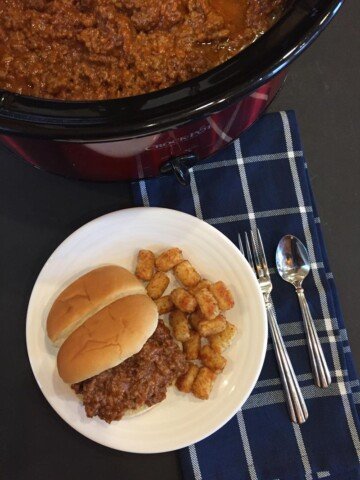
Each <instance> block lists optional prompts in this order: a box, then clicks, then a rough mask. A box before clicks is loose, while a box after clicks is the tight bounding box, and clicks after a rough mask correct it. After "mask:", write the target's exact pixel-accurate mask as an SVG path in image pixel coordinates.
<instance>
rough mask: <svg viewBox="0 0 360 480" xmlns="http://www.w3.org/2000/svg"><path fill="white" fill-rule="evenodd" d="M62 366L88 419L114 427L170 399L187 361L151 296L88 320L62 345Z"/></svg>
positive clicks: (115, 306)
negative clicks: (128, 416) (127, 416)
mask: <svg viewBox="0 0 360 480" xmlns="http://www.w3.org/2000/svg"><path fill="white" fill-rule="evenodd" d="M57 366H58V372H59V375H60V377H61V378H62V379H63V380H64V382H66V383H69V384H72V388H73V389H74V390H75V392H76V393H78V394H81V395H82V399H83V403H84V406H85V410H86V414H87V416H88V417H93V416H96V415H97V416H99V417H100V418H101V419H103V420H105V421H106V422H108V423H110V422H111V421H113V420H120V419H121V418H122V417H123V416H124V415H125V414H128V413H129V412H131V413H137V412H138V411H139V409H141V410H143V409H144V408H147V407H151V406H153V405H155V404H157V403H159V402H161V401H162V400H164V399H165V397H166V390H167V387H168V386H169V385H171V384H172V383H174V381H175V380H176V379H177V378H178V376H179V375H181V374H183V373H184V372H185V371H186V361H185V357H184V355H183V353H182V351H181V349H180V348H179V346H178V345H177V344H176V342H175V341H174V339H173V338H172V336H171V333H170V331H169V329H168V328H167V327H166V326H165V325H164V323H163V322H162V321H158V311H157V307H156V305H155V303H154V302H153V301H152V300H151V299H150V298H149V297H148V296H147V295H130V296H127V297H125V298H122V299H119V300H116V301H115V302H113V303H111V304H109V305H108V306H106V307H104V308H103V309H102V310H100V311H99V312H97V313H96V314H95V315H93V316H92V317H91V318H88V319H87V320H86V321H85V322H84V323H83V324H82V325H81V326H80V327H78V328H77V329H76V330H75V331H74V332H73V333H72V334H71V335H70V336H69V337H68V338H67V339H66V340H65V341H64V343H63V344H62V346H61V348H60V350H59V353H58V356H57Z"/></svg>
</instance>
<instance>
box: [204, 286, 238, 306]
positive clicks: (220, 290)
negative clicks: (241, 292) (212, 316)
mask: <svg viewBox="0 0 360 480" xmlns="http://www.w3.org/2000/svg"><path fill="white" fill-rule="evenodd" d="M209 290H210V292H211V293H212V294H213V295H214V297H215V298H216V301H217V303H218V305H219V308H220V310H230V308H233V306H234V298H233V296H232V294H231V292H230V290H229V289H228V288H227V286H226V285H225V283H224V282H216V283H213V284H212V285H211V286H210V287H209Z"/></svg>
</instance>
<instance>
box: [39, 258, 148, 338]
mask: <svg viewBox="0 0 360 480" xmlns="http://www.w3.org/2000/svg"><path fill="white" fill-rule="evenodd" d="M145 293H146V290H145V287H144V286H143V284H142V283H141V282H140V281H139V280H138V279H137V278H136V277H135V275H133V274H132V273H130V272H129V271H128V270H126V269H125V268H123V267H119V266H117V265H106V266H103V267H99V268H96V269H95V270H91V271H90V272H88V273H86V274H85V275H82V276H81V277H79V278H78V279H77V280H75V281H74V282H72V283H71V284H70V285H69V286H68V287H66V288H65V290H63V291H62V292H61V293H60V295H59V296H58V297H57V299H56V300H55V302H54V304H53V306H52V307H51V310H50V312H49V315H48V318H47V324H46V330H47V334H48V337H49V338H50V340H51V341H52V342H53V343H54V344H55V345H57V346H60V345H61V344H62V342H63V341H64V340H65V339H66V338H67V337H68V336H69V335H70V334H71V333H72V332H73V331H74V330H75V329H76V328H78V327H79V326H80V325H81V324H82V323H84V322H85V321H86V320H87V319H88V318H89V317H91V316H92V315H94V314H95V313H96V312H98V311H99V310H101V309H102V308H104V307H105V306H106V305H109V304H110V303H112V302H114V301H116V300H118V299H119V298H122V297H125V296H127V295H134V294H145Z"/></svg>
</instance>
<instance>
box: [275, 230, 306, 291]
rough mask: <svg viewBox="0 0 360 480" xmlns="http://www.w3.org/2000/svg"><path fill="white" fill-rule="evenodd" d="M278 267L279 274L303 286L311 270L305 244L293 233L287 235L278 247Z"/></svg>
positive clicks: (288, 280) (287, 280)
mask: <svg viewBox="0 0 360 480" xmlns="http://www.w3.org/2000/svg"><path fill="white" fill-rule="evenodd" d="M276 268H277V270H278V272H279V275H280V276H281V277H282V278H283V279H284V280H285V281H286V282H289V283H291V284H293V285H295V286H299V287H301V284H302V282H303V280H304V279H305V278H306V277H307V275H308V274H309V272H310V259H309V255H308V252H307V250H306V247H305V245H304V244H303V243H302V242H301V241H300V240H299V239H298V238H296V237H294V236H293V235H285V236H284V237H282V239H281V240H280V242H279V244H278V247H277V249H276Z"/></svg>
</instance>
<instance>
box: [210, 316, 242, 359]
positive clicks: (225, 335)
mask: <svg viewBox="0 0 360 480" xmlns="http://www.w3.org/2000/svg"><path fill="white" fill-rule="evenodd" d="M236 332H237V328H236V327H235V325H233V324H232V323H230V322H226V327H225V330H223V331H222V332H221V333H217V334H216V335H211V336H210V337H208V341H209V344H210V346H211V348H212V349H213V350H215V352H218V353H222V352H224V351H225V350H226V349H227V348H228V347H229V346H230V344H231V342H232V340H233V338H234V337H235V335H236Z"/></svg>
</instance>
